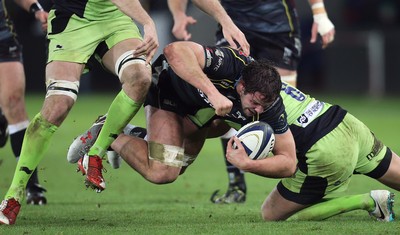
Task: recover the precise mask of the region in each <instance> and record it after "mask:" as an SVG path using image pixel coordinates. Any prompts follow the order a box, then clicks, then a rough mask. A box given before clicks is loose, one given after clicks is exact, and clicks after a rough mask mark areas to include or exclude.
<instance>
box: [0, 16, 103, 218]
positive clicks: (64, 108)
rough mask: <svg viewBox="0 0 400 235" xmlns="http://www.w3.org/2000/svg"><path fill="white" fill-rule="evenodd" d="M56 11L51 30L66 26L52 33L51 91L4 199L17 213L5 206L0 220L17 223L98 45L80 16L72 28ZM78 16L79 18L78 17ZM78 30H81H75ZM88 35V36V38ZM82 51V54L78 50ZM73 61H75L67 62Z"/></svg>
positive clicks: (28, 132)
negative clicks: (26, 191)
mask: <svg viewBox="0 0 400 235" xmlns="http://www.w3.org/2000/svg"><path fill="white" fill-rule="evenodd" d="M55 17H56V16H55V14H54V11H50V13H49V26H50V28H49V30H48V31H49V32H53V28H52V27H53V26H54V28H55V29H57V30H58V29H60V28H61V29H65V30H64V31H63V32H57V33H54V34H50V33H49V35H48V39H49V41H50V43H49V56H48V64H47V66H46V86H47V93H46V97H45V100H44V102H43V106H42V109H41V111H40V112H39V113H38V114H37V115H36V116H35V117H34V118H33V119H32V120H31V122H30V124H29V126H28V128H27V130H26V133H25V136H24V142H23V144H22V149H21V155H20V159H19V161H18V163H17V166H16V171H15V173H14V177H13V180H12V183H11V186H10V188H9V190H8V191H7V193H6V195H5V199H6V200H4V201H3V202H4V203H5V204H6V205H10V204H11V205H13V208H12V210H13V211H14V212H13V213H11V212H10V210H11V209H10V207H9V206H3V207H2V212H1V214H0V218H1V219H0V222H1V223H5V224H13V223H14V222H15V219H16V216H17V214H18V211H19V206H18V205H19V203H18V201H20V200H21V199H22V198H23V197H24V189H25V187H26V185H27V182H28V180H29V178H30V176H31V174H32V173H33V171H34V170H35V168H36V167H37V166H38V164H39V162H40V161H41V160H42V158H43V157H44V155H45V152H46V151H47V149H48V147H49V145H50V142H51V138H52V137H53V134H54V133H55V131H56V130H57V129H58V127H59V126H60V125H61V123H62V122H63V121H64V119H65V118H66V116H67V115H68V113H69V111H70V109H71V108H72V106H73V104H74V103H75V101H76V98H77V94H78V89H79V79H80V76H81V74H82V71H83V69H84V64H85V63H86V61H87V59H88V58H89V57H90V55H91V54H92V53H93V51H94V50H95V47H96V45H92V44H90V42H91V41H92V40H96V35H97V36H99V34H94V33H93V32H89V35H85V34H84V33H81V32H82V31H80V30H81V29H82V28H84V29H85V30H86V28H85V27H90V25H89V24H85V23H83V25H84V27H82V21H81V19H76V18H77V16H71V18H70V19H69V21H68V27H65V25H62V26H61V27H58V26H60V25H57V23H65V22H66V21H64V20H62V21H57V20H55ZM74 17H75V18H74ZM75 29H78V30H75ZM86 36H87V37H86ZM76 51H79V53H76ZM67 61H71V62H67Z"/></svg>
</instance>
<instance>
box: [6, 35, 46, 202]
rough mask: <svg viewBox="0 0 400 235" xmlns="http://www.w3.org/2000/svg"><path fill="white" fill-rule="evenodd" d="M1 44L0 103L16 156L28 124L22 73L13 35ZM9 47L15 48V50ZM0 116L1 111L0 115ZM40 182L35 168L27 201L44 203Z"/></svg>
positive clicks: (19, 55)
mask: <svg viewBox="0 0 400 235" xmlns="http://www.w3.org/2000/svg"><path fill="white" fill-rule="evenodd" d="M1 43H2V45H3V47H2V50H3V49H4V51H2V52H1V55H2V56H1V58H0V84H1V86H0V106H1V107H3V113H4V115H5V119H6V123H7V124H8V129H7V131H8V133H9V135H10V142H11V149H12V151H13V153H14V156H15V157H16V158H17V159H18V158H19V156H20V153H21V146H22V141H23V138H24V135H25V131H26V128H27V127H28V124H29V119H28V114H27V112H26V109H25V73H24V67H23V65H22V54H21V48H20V46H19V44H18V42H17V41H16V40H15V39H14V38H13V37H8V38H5V39H3V40H2V41H1ZM9 48H15V50H14V51H11V50H9ZM2 115H3V114H2ZM45 191H46V190H45V189H44V188H43V187H42V186H40V185H39V179H38V174H37V170H36V169H35V171H34V172H33V173H32V176H31V178H30V179H29V181H28V184H27V203H28V204H45V203H46V198H45V197H44V194H43V192H45Z"/></svg>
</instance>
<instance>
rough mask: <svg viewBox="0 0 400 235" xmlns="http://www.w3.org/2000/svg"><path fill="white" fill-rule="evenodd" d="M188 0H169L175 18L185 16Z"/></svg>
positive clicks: (170, 9) (169, 6)
mask: <svg viewBox="0 0 400 235" xmlns="http://www.w3.org/2000/svg"><path fill="white" fill-rule="evenodd" d="M187 4H188V1H187V0H168V8H169V11H170V12H171V14H172V17H173V18H174V19H176V18H179V17H182V16H185V15H186V9H187Z"/></svg>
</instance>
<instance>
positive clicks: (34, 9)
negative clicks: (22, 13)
mask: <svg viewBox="0 0 400 235" xmlns="http://www.w3.org/2000/svg"><path fill="white" fill-rule="evenodd" d="M38 11H44V10H43V7H42V5H40V3H39V2H34V3H32V5H31V6H30V7H29V13H31V14H32V15H35V13H36V12H38Z"/></svg>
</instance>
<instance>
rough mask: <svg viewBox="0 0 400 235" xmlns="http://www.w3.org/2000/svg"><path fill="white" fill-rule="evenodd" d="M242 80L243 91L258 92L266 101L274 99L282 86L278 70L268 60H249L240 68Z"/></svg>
mask: <svg viewBox="0 0 400 235" xmlns="http://www.w3.org/2000/svg"><path fill="white" fill-rule="evenodd" d="M242 80H243V83H244V89H245V93H255V92H260V93H261V94H262V95H264V96H265V98H264V100H263V102H266V103H270V102H273V101H275V100H276V98H277V97H278V96H279V93H280V91H281V87H282V82H281V76H280V75H279V73H278V70H276V68H274V67H273V65H272V63H271V62H270V61H268V60H259V61H252V62H250V63H249V64H248V65H247V66H245V67H244V69H243V70H242Z"/></svg>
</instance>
